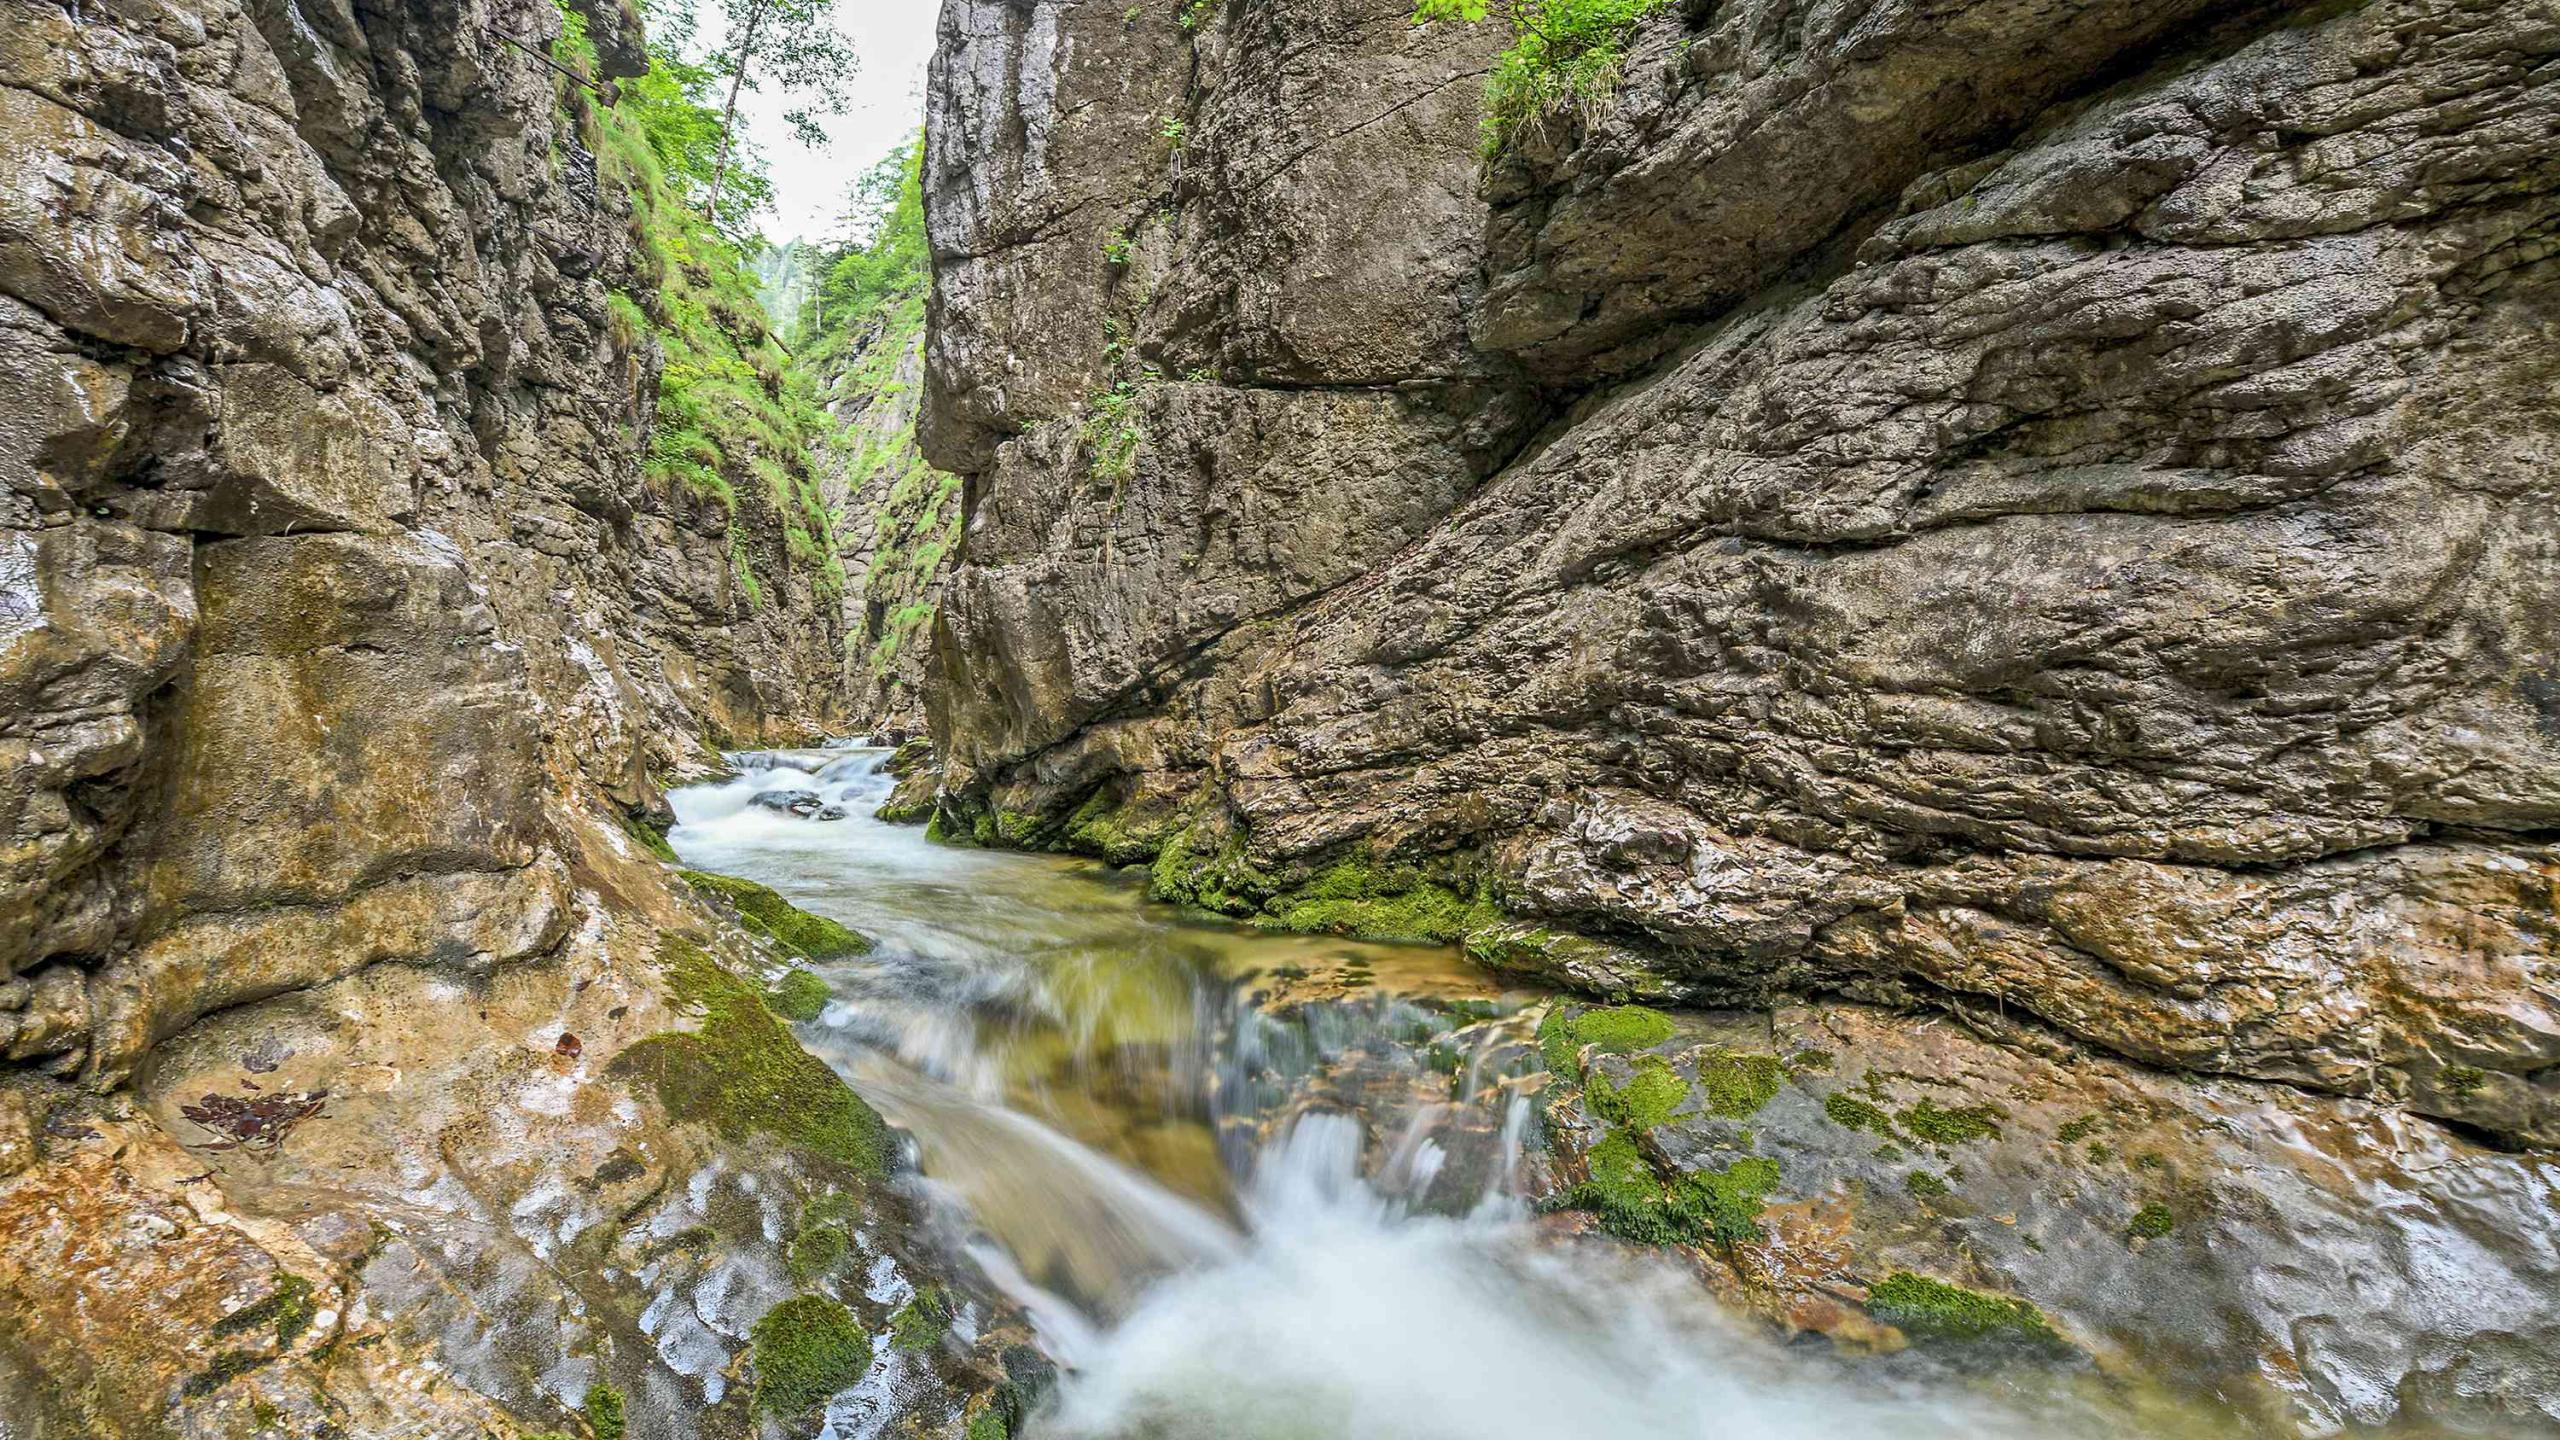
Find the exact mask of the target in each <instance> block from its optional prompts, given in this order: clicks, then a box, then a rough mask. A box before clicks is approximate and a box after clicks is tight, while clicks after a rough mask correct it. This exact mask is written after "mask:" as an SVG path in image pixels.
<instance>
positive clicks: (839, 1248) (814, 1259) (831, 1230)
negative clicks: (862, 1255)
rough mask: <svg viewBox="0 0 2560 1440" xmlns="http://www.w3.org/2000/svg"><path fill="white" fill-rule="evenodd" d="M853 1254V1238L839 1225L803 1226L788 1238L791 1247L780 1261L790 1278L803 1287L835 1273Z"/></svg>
mask: <svg viewBox="0 0 2560 1440" xmlns="http://www.w3.org/2000/svg"><path fill="white" fill-rule="evenodd" d="M852 1254H853V1237H851V1236H849V1235H847V1234H846V1233H845V1229H844V1227H843V1226H841V1225H803V1226H802V1227H800V1233H799V1234H797V1235H794V1236H792V1237H791V1245H790V1248H789V1249H787V1250H786V1251H785V1252H784V1253H783V1260H784V1262H785V1263H786V1264H788V1265H789V1266H790V1267H791V1277H792V1278H793V1279H795V1280H798V1281H800V1282H802V1283H803V1284H806V1283H808V1282H809V1281H812V1280H816V1279H818V1278H820V1277H821V1276H825V1275H831V1274H833V1273H835V1270H836V1267H837V1266H839V1265H842V1264H843V1263H844V1262H845V1260H846V1259H847V1257H849V1256H851V1255H852Z"/></svg>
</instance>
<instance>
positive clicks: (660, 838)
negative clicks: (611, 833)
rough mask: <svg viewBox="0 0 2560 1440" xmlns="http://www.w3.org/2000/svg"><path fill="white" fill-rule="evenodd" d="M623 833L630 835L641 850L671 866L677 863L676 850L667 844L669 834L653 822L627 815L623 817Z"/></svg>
mask: <svg viewBox="0 0 2560 1440" xmlns="http://www.w3.org/2000/svg"><path fill="white" fill-rule="evenodd" d="M622 831H623V833H624V834H626V835H629V836H630V837H631V838H632V840H633V841H634V842H636V843H637V844H638V845H639V846H640V848H641V849H643V850H646V851H648V852H649V853H650V854H652V855H655V856H657V857H658V858H659V859H661V860H664V861H666V862H667V863H668V864H670V865H673V864H675V863H676V849H675V847H674V846H672V845H670V844H668V843H667V832H666V831H664V830H661V829H659V828H658V827H657V826H656V825H654V824H652V823H651V822H649V821H647V820H643V819H640V818H638V817H636V816H631V815H625V816H623V817H622Z"/></svg>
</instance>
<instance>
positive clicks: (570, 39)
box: [552, 7, 844, 604]
mask: <svg viewBox="0 0 2560 1440" xmlns="http://www.w3.org/2000/svg"><path fill="white" fill-rule="evenodd" d="M561 14H562V21H563V26H564V34H563V36H562V38H561V39H560V41H559V42H558V43H556V44H555V45H554V46H553V52H552V53H553V58H554V59H555V60H556V61H558V62H559V63H560V64H561V65H562V66H563V67H565V68H566V69H569V70H571V71H574V72H576V73H578V74H580V75H587V76H592V75H594V74H595V73H596V59H595V50H594V47H593V46H592V45H591V44H589V43H588V41H587V38H586V29H585V25H584V23H583V22H582V21H581V20H580V19H579V17H578V15H577V14H576V12H574V11H570V10H568V9H566V8H565V7H564V8H563V10H562V12H561ZM649 62H650V63H649V69H648V71H647V73H645V74H642V75H638V76H634V77H632V78H630V79H627V80H624V81H622V82H620V83H619V84H618V85H617V86H616V87H615V92H614V103H613V104H611V105H606V104H603V103H600V96H599V95H598V94H597V92H596V91H595V89H594V88H593V87H592V86H582V85H579V84H576V83H571V82H569V81H567V80H565V79H564V81H563V83H562V85H561V103H562V106H563V109H564V110H565V111H566V113H567V115H568V117H569V119H570V121H571V122H572V124H574V126H575V127H576V132H577V135H578V138H579V140H580V142H581V143H583V144H584V145H585V146H586V147H587V149H589V150H590V151H592V152H593V153H594V156H595V162H596V169H597V173H598V175H599V177H600V179H602V180H603V181H605V182H606V183H609V184H611V185H613V186H615V187H616V188H618V189H620V190H621V191H622V192H623V193H624V194H626V195H627V196H628V197H629V199H630V205H631V216H630V235H631V254H632V277H631V278H632V282H633V283H632V284H631V287H630V288H629V289H628V290H617V291H616V292H614V294H613V296H612V297H611V299H610V301H609V302H608V309H609V310H610V312H611V321H612V327H611V328H612V331H613V334H612V339H613V340H614V342H615V343H616V344H617V345H618V346H619V347H620V348H622V349H623V350H625V351H626V352H636V351H637V350H638V348H639V346H640V344H641V342H642V340H643V339H644V338H645V339H654V340H655V341H656V342H657V345H658V348H659V351H660V353H661V354H662V355H663V357H664V361H663V364H662V366H661V368H660V369H659V372H658V377H657V386H656V396H655V400H656V407H655V417H656V418H655V422H654V424H653V426H652V428H651V430H650V434H649V442H648V448H647V452H646V458H645V460H644V462H643V469H644V471H645V472H646V473H647V474H648V475H649V476H651V477H652V478H653V479H656V480H659V481H661V482H663V483H665V484H667V485H669V486H671V487H675V488H678V489H681V490H683V491H685V492H688V493H691V494H694V495H698V496H703V497H706V498H711V499H716V500H717V501H718V502H719V503H720V504H721V505H722V506H723V507H725V508H726V510H727V512H728V514H729V516H730V518H731V520H732V522H733V523H732V524H731V526H730V530H729V534H730V563H731V565H732V567H733V569H734V570H735V572H736V574H737V578H738V581H739V585H740V587H741V589H742V590H743V591H744V592H745V593H746V595H747V598H748V601H749V603H750V604H753V603H757V602H758V601H760V599H761V597H762V593H763V586H764V583H765V579H766V578H767V577H760V576H759V575H758V574H757V571H756V567H755V563H754V562H755V558H756V557H753V556H751V555H750V553H749V550H748V546H747V544H746V541H745V538H744V534H743V531H742V530H741V528H740V527H739V526H737V525H736V524H735V523H734V521H735V520H736V518H737V516H738V515H739V513H740V509H741V506H742V505H757V506H766V507H770V508H771V510H772V511H773V513H774V514H775V515H777V516H778V517H779V518H780V522H781V529H782V533H783V537H784V542H785V548H786V552H787V555H786V557H785V563H786V564H788V565H790V566H793V567H798V568H802V569H805V570H806V571H807V572H808V573H809V574H810V577H811V579H812V582H813V583H814V584H816V585H817V586H818V587H819V588H821V589H823V590H841V589H842V588H843V585H844V571H843V566H842V564H841V562H840V561H839V560H838V559H837V556H836V543H835V535H834V523H833V519H832V517H831V516H830V514H829V512H828V509H827V506H826V502H825V500H824V498H823V497H822V496H821V494H820V491H819V483H818V478H817V475H816V474H815V472H814V471H813V470H812V469H811V467H810V455H811V452H812V450H813V448H814V447H815V445H816V444H817V442H818V440H819V439H820V437H821V436H823V435H824V434H826V433H827V431H828V429H829V421H828V419H827V416H826V414H825V412H824V411H823V410H822V409H821V408H820V407H819V405H818V401H817V396H816V394H815V392H814V390H813V388H812V386H811V385H810V383H809V381H808V379H807V377H806V372H805V370H804V369H803V368H802V367H800V366H798V365H796V364H794V363H793V361H792V357H791V355H790V352H789V351H788V350H786V349H785V348H784V347H783V346H782V345H781V343H780V342H779V341H777V340H776V339H775V337H774V335H773V333H772V327H771V325H770V324H769V322H768V321H767V319H766V317H765V313H764V307H763V305H762V303H761V302H760V301H759V300H758V299H757V285H756V278H755V275H754V272H753V270H752V268H751V263H750V262H751V261H752V259H753V256H754V252H755V250H756V249H758V248H760V247H761V245H762V243H763V242H762V241H761V240H760V239H758V238H756V237H755V236H754V235H753V234H752V233H751V232H749V231H748V230H747V229H746V227H747V224H748V220H749V217H750V216H751V215H752V214H753V213H754V212H755V210H756V209H757V208H758V207H759V206H761V205H762V204H763V203H764V202H765V200H766V199H767V198H768V196H769V194H770V187H769V185H768V184H767V183H766V181H765V179H764V176H763V174H762V171H761V169H760V168H759V167H758V165H757V164H756V163H755V161H754V159H753V157H752V156H751V155H734V154H733V155H731V156H730V157H729V159H728V162H727V163H728V174H727V179H726V181H725V182H724V184H723V186H722V188H721V190H720V193H719V196H718V200H717V204H716V208H715V207H713V204H712V200H711V196H710V189H711V182H712V176H713V175H714V173H715V172H716V171H718V170H719V168H720V166H721V163H722V160H721V147H722V140H723V134H724V132H723V129H722V126H721V122H720V112H719V110H718V109H716V108H714V107H713V106H712V105H711V103H710V99H711V90H712V87H713V84H714V81H715V78H716V77H715V75H714V74H713V71H712V70H711V69H710V68H709V67H707V66H703V65H697V64H692V63H690V62H688V61H686V60H685V59H683V58H682V57H681V56H680V55H678V54H676V53H675V52H674V51H673V50H672V49H669V48H664V47H661V46H659V45H657V44H655V43H653V44H652V45H651V47H650V56H649ZM706 210H710V211H711V213H708V214H707V213H706Z"/></svg>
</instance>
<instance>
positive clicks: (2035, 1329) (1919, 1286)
mask: <svg viewBox="0 0 2560 1440" xmlns="http://www.w3.org/2000/svg"><path fill="white" fill-rule="evenodd" d="M1867 1310H1868V1312H1869V1313H1870V1314H1872V1315H1874V1316H1875V1317H1876V1318H1877V1319H1879V1320H1882V1321H1884V1322H1885V1323H1886V1324H1888V1325H1893V1326H1897V1327H1899V1328H1900V1329H1901V1330H1903V1331H1904V1332H1905V1333H1907V1334H1909V1335H1911V1336H1912V1337H1913V1338H1915V1339H1928V1340H1954V1341H2009V1342H2017V1343H2024V1344H2029V1345H2032V1346H2035V1347H2037V1348H2051V1349H2061V1348H2064V1347H2063V1342H2062V1337H2061V1336H2060V1335H2058V1334H2056V1333H2054V1329H2053V1325H2052V1323H2051V1322H2049V1321H2047V1320H2046V1319H2045V1318H2044V1312H2043V1311H2041V1310H2038V1309H2037V1308H2036V1307H2035V1306H2033V1305H2030V1304H2028V1303H2027V1302H2026V1301H2024V1300H2019V1299H2016V1298H2013V1297H2011V1296H2007V1295H1986V1294H1984V1293H1982V1292H1981V1291H1979V1290H1967V1289H1965V1288H1964V1287H1963V1286H1961V1285H1949V1284H1947V1283H1945V1282H1944V1281H1940V1280H1932V1279H1930V1278H1928V1277H1927V1276H1925V1275H1914V1274H1912V1273H1911V1272H1910V1271H1908V1270H1897V1271H1895V1272H1893V1273H1892V1274H1891V1275H1888V1276H1886V1277H1885V1278H1884V1279H1883V1280H1882V1281H1881V1282H1879V1283H1878V1284H1877V1285H1876V1286H1875V1287H1874V1288H1873V1289H1871V1290H1869V1291H1868V1292H1867Z"/></svg>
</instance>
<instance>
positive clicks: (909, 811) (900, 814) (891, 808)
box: [871, 795, 933, 838]
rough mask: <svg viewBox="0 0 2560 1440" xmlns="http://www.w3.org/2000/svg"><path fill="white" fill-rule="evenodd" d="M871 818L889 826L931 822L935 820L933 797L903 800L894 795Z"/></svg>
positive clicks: (924, 796)
mask: <svg viewBox="0 0 2560 1440" xmlns="http://www.w3.org/2000/svg"><path fill="white" fill-rule="evenodd" d="M871 818H872V819H874V820H878V821H881V822H882V823H884V824H889V825H913V824H914V823H916V822H917V821H919V820H930V819H932V818H933V797H932V796H930V795H923V796H918V797H916V798H914V799H911V800H901V799H899V798H898V797H897V796H895V795H892V796H890V797H889V798H888V799H886V800H884V801H882V802H880V808H879V809H877V810H874V811H872V812H871ZM928 838H930V837H928Z"/></svg>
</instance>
